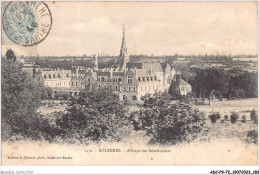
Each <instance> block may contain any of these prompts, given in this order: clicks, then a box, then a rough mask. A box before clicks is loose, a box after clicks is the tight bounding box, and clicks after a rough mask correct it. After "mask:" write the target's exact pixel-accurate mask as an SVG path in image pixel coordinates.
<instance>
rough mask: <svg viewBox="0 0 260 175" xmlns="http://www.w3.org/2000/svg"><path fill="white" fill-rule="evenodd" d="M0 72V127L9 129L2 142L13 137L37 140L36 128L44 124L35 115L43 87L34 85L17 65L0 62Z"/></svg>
mask: <svg viewBox="0 0 260 175" xmlns="http://www.w3.org/2000/svg"><path fill="white" fill-rule="evenodd" d="M1 73H2V74H1V78H2V80H1V82H2V103H1V104H2V105H1V112H2V124H3V125H2V126H7V127H8V128H9V129H10V133H9V135H8V136H6V139H8V138H10V137H11V136H12V135H17V134H20V135H23V136H30V137H31V138H33V139H38V138H39V137H40V136H39V133H38V131H40V130H41V129H42V128H41V127H39V125H42V126H43V125H44V126H45V125H46V124H47V122H46V120H43V119H42V118H41V116H40V115H38V114H37V113H36V110H37V108H38V107H39V105H40V102H41V98H42V92H43V87H42V86H39V85H37V84H35V83H34V82H33V80H32V79H31V78H30V77H29V76H28V75H27V73H26V72H24V71H23V69H22V65H21V64H19V63H16V62H14V63H13V62H9V61H7V60H5V59H3V60H2V72H1ZM2 129H3V130H5V129H6V128H3V127H2Z"/></svg>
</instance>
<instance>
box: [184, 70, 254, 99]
mask: <svg viewBox="0 0 260 175" xmlns="http://www.w3.org/2000/svg"><path fill="white" fill-rule="evenodd" d="M193 73H194V74H195V76H192V77H190V78H189V81H188V82H189V83H190V85H191V86H192V90H193V91H194V92H195V93H196V96H197V97H205V98H206V97H209V96H211V95H212V94H217V96H218V97H219V98H220V97H224V98H228V99H233V98H257V97H258V94H257V84H258V76H257V73H255V72H248V71H244V70H242V69H232V70H224V69H220V68H207V69H195V70H193Z"/></svg>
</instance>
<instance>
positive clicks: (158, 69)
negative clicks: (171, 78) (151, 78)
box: [143, 63, 163, 72]
mask: <svg viewBox="0 0 260 175" xmlns="http://www.w3.org/2000/svg"><path fill="white" fill-rule="evenodd" d="M143 68H144V69H151V70H152V71H154V72H163V68H162V65H161V64H160V63H143Z"/></svg>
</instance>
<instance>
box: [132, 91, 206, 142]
mask: <svg viewBox="0 0 260 175" xmlns="http://www.w3.org/2000/svg"><path fill="white" fill-rule="evenodd" d="M142 100H143V104H142V105H141V108H140V110H139V111H138V120H137V119H136V125H137V126H138V127H136V128H140V129H141V130H145V131H146V134H147V135H148V136H150V137H151V138H152V139H151V143H162V144H167V143H171V144H176V143H179V142H184V141H187V142H189V141H192V140H194V139H195V138H196V137H197V136H198V134H199V133H200V132H201V131H202V128H203V126H204V124H205V117H204V116H203V114H202V113H200V112H199V111H198V110H194V109H192V107H190V106H189V105H186V104H182V103H175V104H171V103H170V97H169V95H168V93H155V94H154V95H147V96H145V97H144V98H143V99H142ZM137 121H138V122H137Z"/></svg>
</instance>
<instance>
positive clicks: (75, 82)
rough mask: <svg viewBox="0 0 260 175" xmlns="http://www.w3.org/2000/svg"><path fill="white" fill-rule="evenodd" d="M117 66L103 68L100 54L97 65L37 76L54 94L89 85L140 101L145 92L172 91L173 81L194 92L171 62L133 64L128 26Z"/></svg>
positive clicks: (181, 88)
mask: <svg viewBox="0 0 260 175" xmlns="http://www.w3.org/2000/svg"><path fill="white" fill-rule="evenodd" d="M119 59H120V63H119V65H118V67H117V68H107V69H99V67H98V57H97V56H96V57H95V61H94V68H93V69H89V68H84V67H75V68H73V69H72V70H62V69H55V70H45V69H42V70H39V72H38V73H37V74H36V75H35V77H34V79H35V81H37V82H38V83H43V84H44V85H45V86H47V87H50V88H52V90H53V93H54V94H55V93H58V92H60V91H61V92H65V93H68V94H69V95H73V96H77V95H78V93H79V92H80V90H82V89H85V88H95V89H101V88H109V89H111V90H113V91H114V92H115V93H117V94H118V95H119V98H120V99H121V100H123V99H132V100H140V97H141V96H143V95H145V94H148V93H149V94H153V93H155V92H156V91H161V92H164V91H168V89H169V87H170V84H171V82H172V81H176V82H179V83H178V85H179V87H180V90H181V93H182V95H186V94H187V93H189V92H191V86H190V85H189V84H188V83H186V82H185V81H184V80H182V79H181V77H180V76H176V73H175V70H174V68H171V67H170V65H169V64H167V63H129V56H128V53H127V47H126V38H125V29H123V37H122V45H121V49H120V54H119Z"/></svg>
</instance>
